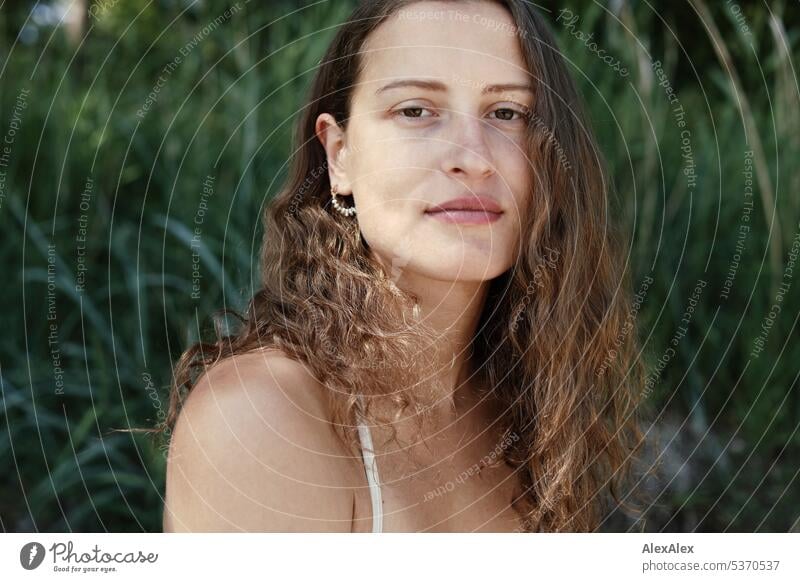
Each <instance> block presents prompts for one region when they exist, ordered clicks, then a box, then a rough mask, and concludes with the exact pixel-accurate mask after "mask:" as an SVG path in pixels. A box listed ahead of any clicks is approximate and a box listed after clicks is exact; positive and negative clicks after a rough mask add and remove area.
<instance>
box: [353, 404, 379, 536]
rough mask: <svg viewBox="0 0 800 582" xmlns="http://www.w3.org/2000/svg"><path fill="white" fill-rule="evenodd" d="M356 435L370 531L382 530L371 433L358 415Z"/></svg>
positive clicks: (376, 467)
mask: <svg viewBox="0 0 800 582" xmlns="http://www.w3.org/2000/svg"><path fill="white" fill-rule="evenodd" d="M358 436H359V439H360V440H361V456H362V457H363V458H364V468H365V470H366V473H367V483H368V484H369V495H370V499H371V500H372V533H381V532H382V531H383V499H382V498H381V482H380V479H379V477H378V465H377V463H376V462H375V449H373V447H372V435H371V434H370V432H369V427H368V426H367V425H366V424H365V423H364V421H363V420H361V419H360V417H359V422H358Z"/></svg>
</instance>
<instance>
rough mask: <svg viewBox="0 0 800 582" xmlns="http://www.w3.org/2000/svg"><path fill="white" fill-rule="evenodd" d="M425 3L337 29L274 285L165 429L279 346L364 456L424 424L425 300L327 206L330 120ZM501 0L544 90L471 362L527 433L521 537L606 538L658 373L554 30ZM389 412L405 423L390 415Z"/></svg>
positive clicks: (516, 429) (519, 440)
mask: <svg viewBox="0 0 800 582" xmlns="http://www.w3.org/2000/svg"><path fill="white" fill-rule="evenodd" d="M415 1H418V0H405V1H397V0H376V1H366V2H362V3H360V4H359V5H358V6H357V7H356V8H355V10H354V11H353V13H352V14H351V15H350V17H349V18H348V20H347V21H346V22H344V23H343V24H342V26H341V28H339V30H338V32H337V34H336V35H335V38H334V39H333V41H332V43H331V44H330V46H329V47H328V50H327V53H326V54H325V56H324V57H323V58H322V59H321V61H320V63H319V67H318V69H317V70H316V73H315V77H314V80H313V83H312V85H311V88H310V94H309V96H308V98H307V100H306V105H305V107H304V110H303V113H302V115H301V117H300V119H299V123H298V125H297V126H296V134H295V148H296V149H295V151H294V153H293V156H292V158H291V160H290V170H289V175H288V179H287V182H286V183H285V186H284V187H283V189H282V191H281V192H280V193H279V194H278V195H277V196H275V197H274V198H273V199H272V200H271V201H270V203H269V205H268V207H267V208H266V210H265V213H264V216H263V224H264V238H263V241H262V246H261V256H260V266H261V274H262V275H261V288H260V289H259V290H258V291H257V292H256V293H255V294H254V295H253V297H252V299H251V300H250V302H249V304H248V306H247V308H246V311H245V312H244V313H243V314H236V315H237V317H238V319H239V320H240V324H241V325H240V326H238V329H237V330H236V331H235V332H234V333H226V334H223V333H222V332H221V331H220V328H219V327H218V328H217V331H216V339H215V340H214V341H208V342H204V341H200V342H199V343H197V344H195V345H192V346H191V347H189V348H188V349H187V350H186V351H185V352H184V353H183V354H182V356H181V357H180V359H179V361H178V362H177V364H176V367H175V370H174V382H173V384H172V386H171V393H170V399H169V412H168V414H167V417H166V419H165V421H164V423H162V425H161V430H162V431H167V430H169V429H171V428H172V427H173V426H174V423H175V421H176V420H177V416H178V414H179V411H180V407H181V404H182V403H183V401H184V399H185V398H186V395H187V393H188V391H189V390H191V388H192V386H194V385H195V384H196V379H197V376H198V373H202V372H203V371H204V370H207V369H208V368H209V367H210V366H213V365H215V364H216V363H218V362H220V361H221V360H222V359H225V358H229V357H231V356H234V355H237V354H243V353H246V352H250V351H254V350H258V349H261V348H263V347H265V346H272V347H276V348H279V349H281V350H283V351H284V352H285V353H286V354H287V355H289V356H290V357H292V358H296V359H298V360H301V361H302V362H304V363H305V364H306V365H307V366H308V368H309V369H310V370H312V371H313V373H314V375H315V377H316V378H317V379H318V380H319V381H320V382H322V383H323V384H324V385H325V386H326V388H328V390H327V392H326V393H327V394H328V397H329V408H330V411H331V422H332V423H333V425H334V427H335V429H336V432H337V434H338V435H339V437H340V438H341V439H342V441H343V442H344V443H345V444H346V445H347V446H348V447H349V448H350V450H353V451H355V450H357V447H358V444H357V434H356V431H355V428H354V427H355V426H356V418H357V417H356V415H357V414H358V413H359V412H360V413H361V414H363V415H364V417H365V418H366V419H367V420H368V421H369V422H371V423H374V424H379V423H380V424H382V425H387V426H391V423H392V422H393V421H394V420H396V419H397V418H399V415H400V414H402V413H403V412H404V411H408V412H409V416H410V417H411V418H415V419H417V420H418V422H419V423H420V424H419V426H420V427H421V426H422V424H423V423H424V422H425V421H426V420H427V419H428V418H429V417H428V412H429V410H430V406H429V405H430V401H428V399H426V398H425V393H424V392H422V393H420V392H417V391H411V390H400V391H397V389H396V388H397V387H398V386H411V385H413V384H415V383H416V382H418V381H419V380H420V378H424V377H426V376H425V374H426V373H427V372H428V371H430V370H431V368H430V366H432V365H433V363H432V362H431V361H429V358H428V357H427V356H426V355H425V354H427V353H428V352H429V351H430V350H426V349H425V346H426V345H429V343H428V342H431V341H435V336H434V335H433V334H432V332H431V330H429V329H427V328H426V327H425V326H424V325H422V324H421V322H419V321H417V320H415V319H414V317H411V318H408V317H406V314H408V313H409V309H410V310H411V312H413V306H414V304H415V300H416V298H414V297H412V296H410V295H409V294H407V293H405V292H403V291H401V290H400V289H398V287H397V286H396V285H395V284H394V283H393V281H392V279H391V277H390V274H387V273H386V272H385V270H384V268H382V267H381V266H380V265H379V264H377V262H376V261H375V260H374V259H372V258H371V257H370V255H369V252H368V247H367V245H366V242H365V241H364V240H363V238H362V237H361V235H360V232H359V229H358V224H357V220H355V219H352V218H347V217H344V216H342V215H340V214H339V213H338V212H337V211H336V210H335V209H333V208H332V207H331V204H330V201H331V196H330V184H329V180H328V173H327V171H326V169H327V162H326V153H325V150H324V148H323V147H322V144H321V143H320V142H319V140H318V139H317V138H316V135H315V129H314V126H315V121H316V119H317V117H318V116H319V115H320V114H321V113H324V112H327V113H331V114H332V115H334V117H335V118H336V119H337V121H339V122H340V124H341V125H342V127H343V128H345V129H346V127H347V121H348V118H349V116H350V107H351V96H352V91H353V88H354V87H355V86H356V85H357V83H358V82H359V75H360V73H361V70H362V69H361V68H362V67H363V60H362V59H361V58H360V51H361V48H362V46H363V43H364V41H365V40H366V39H367V37H368V36H369V34H370V32H371V31H373V30H374V29H375V28H376V27H377V26H379V25H380V24H381V23H382V22H383V21H384V20H385V19H386V18H387V17H389V16H391V15H392V14H394V13H395V12H397V11H398V10H400V9H401V8H403V7H404V6H407V5H409V4H412V3H414V2H415ZM450 1H452V2H457V1H459V0H450ZM462 1H463V0H462ZM496 1H497V3H498V4H500V5H502V6H503V7H505V9H506V10H507V11H508V12H509V13H510V15H511V16H512V18H513V20H514V22H515V25H516V34H517V35H518V38H519V42H520V46H521V49H522V53H523V56H524V60H525V63H526V65H527V67H528V70H529V73H530V75H531V76H532V78H533V79H535V83H536V87H537V91H536V95H535V102H534V105H533V108H532V109H531V112H530V113H531V115H530V118H529V120H530V122H529V124H528V135H529V137H528V148H529V151H528V158H529V159H530V171H531V176H532V181H531V184H532V191H531V193H530V194H531V203H530V212H529V213H528V215H527V216H526V217H524V224H523V229H522V239H521V241H520V245H519V252H518V253H517V256H516V260H515V264H514V266H513V267H512V268H511V269H509V270H508V271H507V272H506V273H504V274H503V275H501V276H500V277H497V278H496V279H494V280H492V281H490V282H489V293H488V296H487V300H486V304H485V308H484V310H483V312H482V314H481V317H480V321H479V325H478V328H477V332H476V334H475V337H474V339H473V342H472V345H471V348H472V354H473V360H472V361H473V362H474V363H475V364H474V366H473V367H474V368H475V370H476V373H478V374H480V377H481V379H482V381H483V382H484V383H485V385H486V386H488V387H489V389H490V390H491V391H492V392H493V394H494V395H495V397H496V398H498V400H499V402H501V403H502V407H501V409H502V410H503V411H504V412H503V413H502V415H501V418H499V419H498V422H499V423H500V424H499V426H500V428H501V430H502V432H503V434H504V435H513V438H506V439H505V442H506V443H508V446H507V447H506V448H505V449H504V450H503V452H502V460H503V461H504V462H506V463H508V464H509V465H510V466H512V467H513V468H514V469H515V471H516V474H517V475H518V476H519V482H520V484H521V488H520V490H519V491H518V494H517V495H516V496H515V500H514V508H515V509H516V510H517V512H518V513H519V515H520V520H521V523H522V524H523V527H522V530H523V531H529V532H534V531H544V532H561V531H573V532H581V531H593V530H595V529H596V528H597V527H598V526H599V524H600V523H601V519H602V518H603V516H604V511H605V510H606V509H608V507H607V505H606V503H607V502H608V501H609V496H608V494H609V493H610V495H611V497H613V499H614V501H615V502H616V503H617V504H621V505H622V506H625V507H626V508H629V509H630V506H629V505H627V504H626V503H625V501H624V500H623V499H622V498H621V495H620V493H621V492H622V491H623V490H624V487H625V486H626V484H627V479H629V478H630V476H631V474H632V471H631V468H632V465H633V460H634V459H635V455H636V453H637V452H638V451H639V448H640V447H641V445H642V444H643V435H642V430H641V428H640V415H641V412H640V407H639V398H640V394H641V390H640V388H641V387H642V385H643V379H644V365H643V364H642V363H641V360H640V358H639V357H638V354H637V338H636V333H635V326H634V325H633V323H634V312H633V309H632V295H631V289H630V273H629V271H628V270H627V269H626V268H625V264H624V248H625V245H624V244H623V237H622V236H621V231H620V230H619V229H617V228H615V227H614V226H613V225H612V224H611V223H610V221H609V215H608V210H607V198H608V192H609V186H608V181H607V179H606V175H605V169H604V168H605V164H604V162H603V159H602V156H601V155H600V153H599V152H598V148H597V146H596V143H595V139H594V137H593V135H592V131H591V129H590V127H589V125H588V123H587V116H586V114H585V112H584V109H583V105H582V103H581V100H580V99H579V96H578V91H577V88H576V86H575V84H574V82H573V80H572V79H571V77H570V74H569V71H568V67H567V64H566V62H565V59H564V57H563V56H562V55H561V53H560V52H559V50H558V49H557V47H556V44H555V41H554V37H553V35H552V33H551V32H550V31H549V29H548V27H547V25H546V23H545V22H544V21H543V19H542V17H541V16H539V15H538V14H537V13H536V12H534V9H533V7H532V6H531V5H529V4H528V3H526V2H524V1H516V0H496ZM229 312H231V310H229V309H224V310H222V313H229ZM362 395H366V396H369V398H366V399H364V400H363V402H364V403H365V405H364V408H363V409H362V408H360V406H361V402H362V399H361V398H360V397H361V396H362ZM379 401H384V402H386V403H388V404H390V405H391V406H390V407H388V409H389V410H393V411H394V415H393V416H391V415H382V414H381V412H380V410H385V409H387V407H381V406H378V404H377V403H378V402H379Z"/></svg>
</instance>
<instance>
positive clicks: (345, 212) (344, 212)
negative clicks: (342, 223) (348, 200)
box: [331, 186, 356, 217]
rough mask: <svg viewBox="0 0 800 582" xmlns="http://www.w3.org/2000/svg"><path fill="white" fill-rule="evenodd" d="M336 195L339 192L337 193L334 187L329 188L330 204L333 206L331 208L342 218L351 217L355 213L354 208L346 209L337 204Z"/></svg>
mask: <svg viewBox="0 0 800 582" xmlns="http://www.w3.org/2000/svg"><path fill="white" fill-rule="evenodd" d="M338 193H339V191H338V188H337V187H336V186H333V187H331V204H333V207H334V208H335V209H336V210H337V212H339V214H341V215H342V216H347V217H350V216H353V215H354V214H355V213H356V207H355V206H350V207H349V208H348V207H345V206H342V205H341V204H340V203H339V201H338V200H337V199H336V195H337V194H338Z"/></svg>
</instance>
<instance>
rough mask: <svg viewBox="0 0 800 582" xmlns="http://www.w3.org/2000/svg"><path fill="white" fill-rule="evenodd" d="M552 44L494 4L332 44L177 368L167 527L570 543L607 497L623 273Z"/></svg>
mask: <svg viewBox="0 0 800 582" xmlns="http://www.w3.org/2000/svg"><path fill="white" fill-rule="evenodd" d="M554 47H555V44H554V41H553V38H552V35H551V34H550V33H549V32H548V30H547V29H546V27H545V25H544V24H543V22H542V20H541V17H540V16H539V15H538V14H536V13H535V12H534V11H533V9H532V7H531V6H530V5H529V4H527V3H525V2H522V1H520V2H517V1H511V0H508V1H496V2H495V1H446V2H429V1H396V0H393V1H388V0H379V1H370V2H364V3H362V4H361V5H360V6H359V7H358V8H357V9H356V10H355V11H354V13H353V14H352V15H351V17H350V18H349V19H348V21H347V22H346V23H345V24H344V25H343V26H342V27H341V28H340V29H339V31H338V34H337V36H336V37H335V39H334V40H333V42H332V44H331V46H330V48H329V50H328V52H327V54H326V55H325V57H324V58H323V59H322V60H321V61H320V65H319V69H318V71H317V73H316V77H315V80H314V82H313V86H312V88H311V94H310V97H309V99H308V102H307V105H306V106H305V107H304V109H303V116H302V119H301V120H300V124H299V125H298V128H297V137H296V139H297V143H296V147H297V151H296V152H295V154H294V155H293V158H292V164H293V165H292V171H291V173H290V177H289V180H288V183H287V184H286V187H285V188H284V189H283V191H282V193H281V194H280V195H278V196H277V197H276V198H275V199H274V200H272V202H271V204H270V206H269V208H268V210H267V212H266V214H265V237H264V241H263V247H262V257H261V267H262V283H263V288H262V289H261V290H259V291H258V293H256V294H255V296H254V297H253V299H252V302H251V304H250V305H249V307H248V310H247V313H246V314H245V316H244V317H243V318H242V320H243V325H242V327H241V329H240V330H239V331H238V333H236V334H234V335H232V336H228V337H219V338H218V340H217V341H216V343H201V344H198V345H195V346H193V347H192V348H191V349H189V350H188V351H187V352H186V353H184V354H183V356H182V358H181V360H180V361H179V363H178V366H177V370H176V378H175V386H174V388H173V393H172V396H171V402H170V404H171V410H170V415H169V417H168V419H167V426H166V429H169V430H170V431H171V432H172V441H171V444H170V454H169V462H168V472H167V496H166V507H165V514H164V528H165V530H166V531H226V530H227V531H340V532H351V531H352V532H366V531H419V532H421V531H458V532H462V531H496V532H502V531H529V532H532V531H591V530H594V529H596V528H597V527H598V526H599V524H600V523H601V520H602V518H603V517H604V511H605V510H607V509H608V506H607V501H608V495H607V493H611V495H612V496H613V499H614V500H615V501H617V502H623V504H624V500H621V499H620V495H619V487H620V485H621V484H623V482H624V481H625V476H626V475H627V474H629V473H630V471H629V467H630V462H631V458H632V455H633V453H635V452H636V451H637V450H638V447H639V445H640V444H641V431H640V429H639V427H638V421H637V420H636V416H637V414H636V412H637V402H636V396H637V394H638V387H639V386H640V381H641V366H640V364H639V363H638V361H637V360H636V358H635V355H636V351H635V334H634V333H633V332H632V331H631V329H630V321H629V318H628V314H629V311H630V297H629V294H628V287H629V285H628V275H627V272H626V270H625V269H624V268H623V261H622V250H623V246H622V245H621V244H620V242H619V241H617V240H616V239H617V237H616V236H614V235H612V231H611V227H610V225H609V224H608V222H607V214H606V203H607V200H606V184H607V181H606V179H605V176H604V174H603V170H602V164H601V160H600V156H599V153H598V151H597V149H596V146H595V144H594V141H593V138H592V137H591V135H590V133H589V128H588V126H587V124H586V120H585V118H584V116H583V114H582V113H581V107H580V104H579V100H578V97H577V92H576V89H575V88H574V85H573V82H572V81H571V79H570V77H569V75H568V72H567V69H566V65H565V63H564V60H563V59H562V57H561V56H560V54H559V53H558V52H557V50H556V49H555V48H554ZM194 371H199V372H200V374H197V376H199V377H197V378H195V377H194V376H195V374H194ZM187 388H190V389H191V390H190V391H189V392H188V394H187V393H186V389H187ZM179 411H180V415H179V414H178V412H179Z"/></svg>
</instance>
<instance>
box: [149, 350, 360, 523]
mask: <svg viewBox="0 0 800 582" xmlns="http://www.w3.org/2000/svg"><path fill="white" fill-rule="evenodd" d="M298 366H299V364H297V363H296V362H292V361H290V360H288V359H286V358H274V357H270V358H265V357H263V356H259V355H256V356H255V357H250V356H249V355H248V356H244V357H233V358H231V359H229V360H227V361H223V362H222V363H220V364H218V366H215V367H214V368H212V369H211V370H210V371H208V372H207V373H206V374H205V375H203V376H202V377H201V379H200V380H199V382H198V383H197V385H196V386H195V387H194V388H193V390H192V391H191V392H190V393H189V396H188V397H187V399H186V402H185V404H184V406H183V408H182V410H181V412H180V414H179V416H178V420H177V422H176V424H175V427H174V432H173V435H172V441H171V443H170V448H169V457H168V461H167V485H166V490H167V494H166V502H165V508H164V531H274V532H286V531H342V532H349V531H350V530H351V524H352V509H353V490H352V483H348V478H349V476H350V475H352V473H351V472H350V468H351V467H352V465H351V462H352V459H351V458H348V457H347V456H346V455H345V454H344V453H343V449H342V447H341V446H340V445H339V444H338V441H337V440H336V438H335V435H334V433H333V429H332V426H331V424H330V422H328V421H327V419H326V418H325V413H324V412H325V409H324V406H323V405H321V403H320V399H319V398H318V396H316V397H315V396H314V391H315V390H318V387H317V386H314V385H312V383H311V382H309V380H308V378H307V375H306V374H305V373H304V371H302V370H299V369H298Z"/></svg>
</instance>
